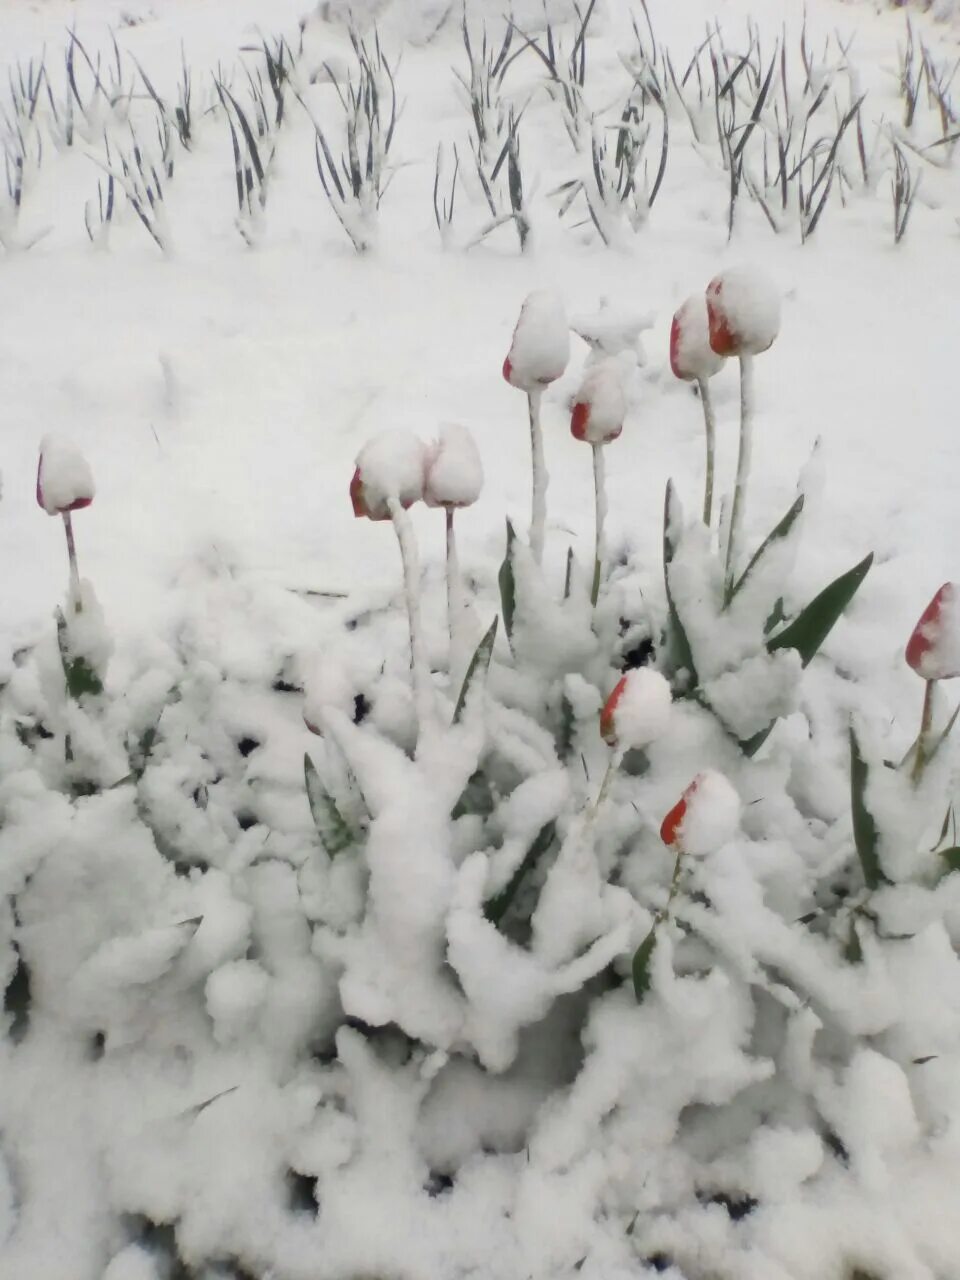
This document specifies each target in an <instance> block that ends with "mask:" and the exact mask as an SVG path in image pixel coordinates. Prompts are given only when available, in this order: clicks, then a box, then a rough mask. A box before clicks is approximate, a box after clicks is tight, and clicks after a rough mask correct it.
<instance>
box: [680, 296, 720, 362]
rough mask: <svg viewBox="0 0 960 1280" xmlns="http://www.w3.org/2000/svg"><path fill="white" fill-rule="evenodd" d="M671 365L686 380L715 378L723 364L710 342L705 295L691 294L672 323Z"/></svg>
mask: <svg viewBox="0 0 960 1280" xmlns="http://www.w3.org/2000/svg"><path fill="white" fill-rule="evenodd" d="M670 368H671V369H672V370H673V374H674V377H677V378H682V379H683V380H684V381H685V382H701V381H706V380H707V378H712V377H713V376H714V374H715V373H719V371H720V370H721V369H722V368H723V356H722V355H717V353H716V352H715V351H714V350H713V348H712V347H711V346H710V322H709V318H708V315H707V305H706V302H705V301H704V299H703V298H702V297H701V296H700V295H699V294H695V295H694V296H693V297H692V298H688V299H687V300H686V302H685V303H684V304H683V306H682V307H680V308H679V309H678V310H677V312H676V314H675V315H674V317H673V324H672V325H671V326H670Z"/></svg>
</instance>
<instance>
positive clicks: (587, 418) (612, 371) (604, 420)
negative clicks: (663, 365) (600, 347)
mask: <svg viewBox="0 0 960 1280" xmlns="http://www.w3.org/2000/svg"><path fill="white" fill-rule="evenodd" d="M626 412H627V404H626V399H625V397H624V394H623V380H622V378H621V375H620V366H619V365H618V364H617V362H616V361H615V360H602V361H601V362H600V363H599V364H595V365H592V366H591V368H590V369H589V370H588V371H587V374H586V376H585V377H584V379H583V382H582V383H581V384H580V390H579V391H578V392H577V396H576V401H575V403H574V406H573V413H572V415H571V417H570V431H571V433H572V434H573V436H574V438H575V439H577V440H585V441H587V443H588V444H609V443H610V441H611V440H616V438H617V436H619V435H620V433H621V431H622V430H623V419H624V417H625V416H626Z"/></svg>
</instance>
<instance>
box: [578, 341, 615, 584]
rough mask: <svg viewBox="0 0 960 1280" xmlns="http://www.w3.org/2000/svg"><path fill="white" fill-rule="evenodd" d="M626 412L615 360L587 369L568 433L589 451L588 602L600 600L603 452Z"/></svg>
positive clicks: (603, 510)
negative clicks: (592, 523)
mask: <svg viewBox="0 0 960 1280" xmlns="http://www.w3.org/2000/svg"><path fill="white" fill-rule="evenodd" d="M626 412H627V405H626V400H625V398H624V394H623V381H622V379H621V376H620V368H619V365H618V364H617V362H616V361H615V360H601V361H600V363H599V364H595V365H591V367H590V368H589V369H588V371H587V374H586V376H585V377H584V379H583V382H582V383H581V384H580V390H579V391H578V392H577V395H576V399H575V401H574V405H573V413H572V414H571V417H570V431H571V433H572V435H573V437H574V439H575V440H584V441H586V442H587V443H588V444H589V445H591V446H592V448H593V492H594V509H595V512H596V541H595V552H594V559H593V587H592V589H591V591H590V602H591V604H594V605H595V604H596V603H597V600H598V599H599V596H600V576H601V570H602V565H603V555H604V542H603V530H604V524H605V522H606V515H607V497H606V482H605V479H604V465H603V449H604V446H605V445H607V444H609V443H610V441H611V440H616V439H617V437H618V436H619V435H620V433H621V432H622V431H623V419H624V417H625V415H626Z"/></svg>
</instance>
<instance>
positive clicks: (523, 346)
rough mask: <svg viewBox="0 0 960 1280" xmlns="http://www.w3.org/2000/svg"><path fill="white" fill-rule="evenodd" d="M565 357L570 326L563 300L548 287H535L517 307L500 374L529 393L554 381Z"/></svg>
mask: <svg viewBox="0 0 960 1280" xmlns="http://www.w3.org/2000/svg"><path fill="white" fill-rule="evenodd" d="M569 359H570V329H569V326H568V323H567V314H566V311H565V310H564V306H563V301H562V299H561V298H560V296H559V294H557V293H554V292H553V291H552V290H550V289H537V290H535V291H534V292H533V293H531V294H529V295H528V297H527V298H526V300H525V301H524V303H523V306H522V307H521V308H520V318H519V319H518V320H517V324H516V328H515V329H514V331H513V338H512V340H511V342H510V350H509V352H508V353H507V359H506V362H505V363H504V366H503V373H504V377H505V378H506V379H507V381H508V382H509V383H510V384H511V386H514V387H519V388H520V389H521V390H523V391H526V392H527V393H528V394H529V393H530V392H534V391H539V390H542V389H543V388H544V387H545V386H548V385H549V384H550V383H551V382H555V381H556V380H557V378H559V377H560V376H561V375H562V374H563V371H564V370H565V369H566V367H567V361H568V360H569Z"/></svg>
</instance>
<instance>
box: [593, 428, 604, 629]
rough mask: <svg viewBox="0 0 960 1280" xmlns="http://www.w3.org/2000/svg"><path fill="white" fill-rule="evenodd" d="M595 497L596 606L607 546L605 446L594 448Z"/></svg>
mask: <svg viewBox="0 0 960 1280" xmlns="http://www.w3.org/2000/svg"><path fill="white" fill-rule="evenodd" d="M593 495H594V507H595V510H596V541H595V544H594V547H595V550H594V556H593V586H592V587H591V589H590V603H591V604H592V605H594V606H595V605H596V603H597V601H598V600H599V598H600V575H601V573H602V572H603V557H604V553H605V550H606V548H605V545H604V540H603V531H604V526H605V524H606V519H607V489H606V478H605V475H604V466H603V445H602V444H595V445H594V446H593Z"/></svg>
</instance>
